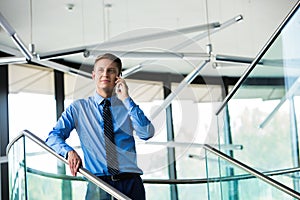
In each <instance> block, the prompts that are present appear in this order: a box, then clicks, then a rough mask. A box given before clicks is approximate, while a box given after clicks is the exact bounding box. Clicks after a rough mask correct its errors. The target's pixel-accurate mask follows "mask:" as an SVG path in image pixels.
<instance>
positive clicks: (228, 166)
mask: <svg viewBox="0 0 300 200" xmlns="http://www.w3.org/2000/svg"><path fill="white" fill-rule="evenodd" d="M206 162H207V176H208V179H210V180H211V181H209V182H208V184H207V189H208V191H209V192H208V194H209V196H208V199H247V200H251V199H253V200H257V199H264V200H265V199H272V200H276V199H278V200H282V199H286V200H293V199H296V198H294V197H293V196H291V195H289V194H286V193H285V192H283V191H282V190H280V189H278V188H276V187H274V186H272V185H270V184H268V183H267V182H265V181H263V180H261V179H259V178H257V177H255V176H253V175H252V174H250V173H248V172H247V171H244V170H243V169H241V168H239V167H238V166H236V165H233V164H232V163H230V162H228V161H226V160H224V159H222V158H220V157H218V156H216V155H214V154H212V153H210V152H207V153H206ZM287 171H289V170H288V169H285V170H281V171H272V172H263V174H264V175H266V176H268V177H271V178H272V179H274V180H277V181H280V183H283V184H284V185H286V186H292V183H293V179H294V178H295V176H294V174H293V173H287ZM213 177H218V179H212V178H213Z"/></svg>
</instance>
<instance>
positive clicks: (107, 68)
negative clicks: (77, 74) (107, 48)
mask: <svg viewBox="0 0 300 200" xmlns="http://www.w3.org/2000/svg"><path fill="white" fill-rule="evenodd" d="M118 74H119V71H118V67H117V64H116V63H114V62H113V61H111V60H109V59H101V60H98V61H97V62H96V63H95V66H94V71H93V73H92V78H93V80H95V82H96V85H97V90H105V91H106V92H112V91H113V89H114V87H115V81H116V80H117V77H118Z"/></svg>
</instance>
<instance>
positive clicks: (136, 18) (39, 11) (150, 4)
mask: <svg viewBox="0 0 300 200" xmlns="http://www.w3.org/2000/svg"><path fill="white" fill-rule="evenodd" d="M296 3H297V1H296V0H288V1H287V0H185V1H182V0H151V1H141V0H88V1H87V0H86V1H84V0H61V1H53V0H43V1H41V0H27V1H20V0H0V12H1V13H2V15H3V16H4V17H5V18H6V20H7V21H8V23H9V24H10V25H11V26H12V27H13V28H14V29H15V31H16V32H17V34H18V35H19V37H20V38H21V39H22V41H23V42H24V43H25V44H26V46H28V45H29V44H30V43H32V44H34V45H35V51H36V52H37V53H38V54H41V55H43V54H45V53H49V52H54V51H64V50H68V49H71V48H77V47H84V46H89V45H96V47H97V48H98V50H102V51H103V50H104V51H112V50H113V51H124V52H128V51H138V52H141V51H142V52H145V51H151V52H175V53H176V52H183V53H186V52H191V53H205V52H206V45H207V44H211V45H212V50H213V54H214V55H217V54H222V55H230V56H241V57H250V58H254V57H255V56H256V55H257V53H258V52H259V51H260V49H261V48H262V47H263V45H264V44H265V43H266V42H267V40H268V39H269V38H270V36H271V35H272V33H273V32H274V31H275V30H276V28H277V27H278V26H279V24H280V23H281V22H282V21H283V19H284V18H285V16H286V15H287V14H288V12H289V11H290V10H291V9H292V7H293V6H294V5H295V4H296ZM238 15H242V16H243V20H242V21H240V22H239V23H235V24H233V25H230V26H229V27H227V28H225V29H223V30H220V31H218V32H216V33H214V34H213V33H212V30H210V32H209V33H210V36H208V37H204V38H203V39H201V40H198V41H193V42H192V44H191V45H189V46H188V47H185V48H182V49H178V50H176V51H174V50H172V49H174V47H175V46H176V45H178V44H180V43H183V42H185V41H186V40H187V39H191V38H193V37H194V36H196V35H199V34H203V31H201V32H194V33H189V34H182V33H179V32H177V33H176V36H173V37H168V38H163V39H159V40H149V41H143V42H139V43H133V42H131V43H130V44H126V45H118V46H114V47H112V46H106V47H104V45H101V44H102V43H103V42H107V41H112V40H119V39H126V38H132V37H137V36H141V35H148V34H152V33H157V32H162V31H168V32H169V33H174V30H177V29H181V28H186V27H191V26H195V25H203V24H206V23H207V22H209V23H212V22H219V23H220V24H223V23H224V22H226V21H227V20H230V19H233V18H235V17H236V16H238ZM4 46H8V47H13V48H16V46H15V44H14V43H13V42H12V40H11V39H10V38H9V36H8V34H7V33H6V32H5V31H4V30H3V29H2V30H1V29H0V50H2V51H5V48H4ZM93 49H95V48H93ZM121 56H122V54H121ZM64 59H66V60H72V61H76V62H78V63H80V64H85V63H87V62H90V61H91V60H92V59H88V60H87V59H85V58H84V56H83V54H82V53H80V54H76V55H72V56H66V57H65V58H64ZM122 59H123V62H124V68H125V69H128V68H130V67H134V66H136V65H138V64H139V63H141V62H143V61H145V60H147V59H150V60H152V61H156V62H155V63H154V62H151V63H150V64H148V65H146V66H145V67H144V68H143V69H142V70H144V71H156V72H170V73H179V74H182V73H184V74H186V73H189V72H190V71H192V69H193V68H194V67H195V66H194V65H196V66H197V65H198V64H199V62H201V60H202V59H203V58H199V59H187V58H186V59H182V58H181V59H174V58H172V59H168V58H164V59H159V60H157V59H153V58H137V57H134V58H128V57H125V56H124V57H123V56H122ZM223 66H226V67H222V68H217V69H216V68H214V67H212V62H210V63H209V64H208V65H206V66H205V67H204V69H203V70H202V71H201V74H203V75H216V74H218V75H223V76H240V75H241V74H242V73H243V71H244V70H245V69H246V67H247V65H240V64H239V65H237V64H235V65H233V64H226V65H225V64H223Z"/></svg>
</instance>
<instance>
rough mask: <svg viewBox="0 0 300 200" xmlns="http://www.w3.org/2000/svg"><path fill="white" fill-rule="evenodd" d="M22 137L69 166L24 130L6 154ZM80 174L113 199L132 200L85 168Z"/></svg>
mask: <svg viewBox="0 0 300 200" xmlns="http://www.w3.org/2000/svg"><path fill="white" fill-rule="evenodd" d="M22 137H27V138H29V139H30V140H31V141H33V142H34V143H36V144H37V145H39V146H40V147H41V148H43V149H44V150H46V151H47V152H49V153H51V154H52V155H54V156H55V157H56V158H57V159H59V160H60V161H62V162H64V163H65V164H66V165H68V161H67V160H66V159H65V158H63V157H62V156H60V155H58V154H57V153H56V152H55V151H54V150H53V149H51V148H50V147H49V146H48V145H46V144H45V142H44V141H43V140H41V139H40V138H39V137H37V136H36V135H34V134H33V133H31V132H30V131H28V130H23V131H22V132H21V134H20V135H19V136H17V137H16V138H14V139H13V140H12V141H11V142H10V143H9V144H8V145H7V148H6V154H7V155H8V153H9V151H10V149H11V147H12V146H13V145H14V143H15V142H17V141H18V140H19V139H20V138H22ZM78 172H79V173H80V174H81V175H83V176H84V177H85V178H86V179H87V180H88V181H90V182H92V183H94V184H95V185H97V186H98V187H100V188H101V189H103V190H105V191H106V192H108V193H109V194H110V195H112V196H113V197H115V198H117V199H120V200H130V198H129V197H127V196H126V195H124V194H123V193H121V192H120V191H118V190H117V189H115V188H113V187H112V186H110V185H109V184H107V183H106V182H104V181H102V180H101V179H100V178H98V177H97V176H95V175H94V174H92V173H91V172H89V171H88V170H87V169H85V168H83V167H80V168H79V170H78Z"/></svg>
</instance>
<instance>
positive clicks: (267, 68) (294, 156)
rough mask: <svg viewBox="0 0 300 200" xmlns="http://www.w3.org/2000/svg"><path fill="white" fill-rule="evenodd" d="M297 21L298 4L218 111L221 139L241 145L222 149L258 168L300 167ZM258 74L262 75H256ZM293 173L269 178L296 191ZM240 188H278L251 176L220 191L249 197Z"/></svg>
mask: <svg viewBox="0 0 300 200" xmlns="http://www.w3.org/2000/svg"><path fill="white" fill-rule="evenodd" d="M299 21H300V9H299V8H296V9H295V11H294V13H293V14H292V15H291V17H290V18H289V20H287V23H286V24H284V25H283V28H282V29H278V30H279V31H278V32H276V33H278V35H276V34H275V35H274V36H275V37H274V38H271V39H270V41H269V43H267V45H266V46H265V48H264V49H263V50H262V52H261V56H258V57H257V61H256V63H253V65H250V66H249V68H248V71H247V73H246V74H245V75H244V76H243V77H242V78H241V82H240V83H241V85H237V86H235V87H234V88H232V90H231V94H233V95H232V97H231V98H229V101H228V102H226V104H224V105H225V106H223V107H222V109H221V112H218V124H219V125H218V126H219V129H218V130H219V133H218V134H219V135H218V137H219V139H218V142H219V144H241V145H242V146H243V149H242V150H241V151H235V152H232V151H228V150H223V149H221V148H220V150H221V151H223V152H224V153H226V154H227V155H229V156H231V157H233V158H235V159H237V160H239V161H241V162H243V163H245V164H247V165H249V166H251V167H252V168H255V169H256V170H258V171H261V172H265V171H276V170H282V169H290V168H295V167H299V166H300V162H299V160H300V159H299V158H300V156H299V139H298V138H299V134H298V132H299V119H300V118H299V117H300V110H299V106H300V104H299V99H300V39H299V35H300V24H299ZM258 31H259V30H258ZM268 44H269V46H268ZM262 72H263V73H262ZM258 74H264V75H263V76H261V77H258V76H257V75H258ZM249 94H253V95H252V96H249ZM229 96H230V95H229ZM211 165H212V164H211ZM222 166H223V165H222ZM225 168H226V167H225V166H224V167H221V169H222V170H221V171H222V175H224V173H225V175H231V174H237V173H239V172H238V170H237V169H236V168H232V169H231V170H228V169H227V170H226V169H225ZM216 173H217V172H216ZM297 177H298V175H297V174H292V175H290V176H288V175H282V176H274V177H272V178H274V179H275V180H278V181H279V182H280V183H282V184H285V185H287V186H289V187H291V188H293V189H294V190H296V191H300V187H299V185H300V182H299V179H298V178H297ZM250 183H251V184H250ZM244 185H245V186H244ZM247 185H248V186H249V187H247ZM250 185H251V186H250ZM242 188H247V190H249V191H252V192H249V194H250V195H251V193H252V195H253V194H255V191H261V192H263V190H264V189H263V188H266V190H265V192H270V193H271V194H272V195H273V193H274V192H275V191H277V190H276V189H275V190H274V189H272V190H270V189H269V186H268V185H265V184H263V185H260V184H258V183H257V180H255V179H251V180H243V181H239V184H238V187H237V188H235V186H234V185H232V186H230V187H228V188H226V189H223V192H225V191H226V192H228V191H230V190H232V189H238V191H239V194H238V198H233V199H249V198H241V195H242V192H241V190H242ZM244 190H246V189H244ZM256 193H258V192H256ZM257 195H259V194H257ZM272 195H271V196H269V198H271V197H272ZM280 195H281V193H280ZM280 195H278V197H277V196H276V198H275V199H286V198H280ZM259 196H261V195H259ZM225 199H228V198H225ZM262 199H267V198H262Z"/></svg>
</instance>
